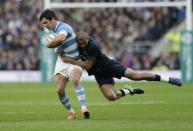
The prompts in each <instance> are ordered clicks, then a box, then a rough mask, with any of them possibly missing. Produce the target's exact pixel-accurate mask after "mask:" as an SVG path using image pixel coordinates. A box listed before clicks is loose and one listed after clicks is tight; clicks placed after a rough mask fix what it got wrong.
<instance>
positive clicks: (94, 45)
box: [89, 37, 98, 48]
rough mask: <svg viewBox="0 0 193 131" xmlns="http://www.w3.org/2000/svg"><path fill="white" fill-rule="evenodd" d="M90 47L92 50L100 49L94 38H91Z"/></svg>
mask: <svg viewBox="0 0 193 131" xmlns="http://www.w3.org/2000/svg"><path fill="white" fill-rule="evenodd" d="M89 45H90V47H91V48H98V46H97V41H96V40H95V39H94V38H92V37H89Z"/></svg>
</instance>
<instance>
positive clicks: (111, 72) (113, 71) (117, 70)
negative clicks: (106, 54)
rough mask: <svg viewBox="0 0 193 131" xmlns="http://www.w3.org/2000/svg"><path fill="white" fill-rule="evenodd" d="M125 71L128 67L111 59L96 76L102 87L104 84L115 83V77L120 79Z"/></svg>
mask: <svg viewBox="0 0 193 131" xmlns="http://www.w3.org/2000/svg"><path fill="white" fill-rule="evenodd" d="M125 71H126V67H124V66H122V65H121V64H119V63H118V62H117V61H115V60H111V61H110V62H109V63H108V64H106V65H105V66H104V67H103V68H102V69H100V70H98V71H96V72H95V74H94V76H95V79H96V81H97V83H98V85H99V86H100V87H101V86H102V85H104V84H112V85H114V84H115V82H114V80H113V78H118V79H120V78H121V77H123V76H124V74H125Z"/></svg>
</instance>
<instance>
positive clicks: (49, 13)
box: [39, 9, 57, 21]
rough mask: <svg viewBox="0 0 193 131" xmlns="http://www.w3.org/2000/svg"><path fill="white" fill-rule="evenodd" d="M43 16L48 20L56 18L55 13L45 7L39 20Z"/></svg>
mask: <svg viewBox="0 0 193 131" xmlns="http://www.w3.org/2000/svg"><path fill="white" fill-rule="evenodd" d="M43 18H46V19H48V20H52V19H53V18H54V19H56V20H57V16H56V14H55V13H54V12H53V11H51V10H49V9H46V10H45V11H43V12H42V13H41V15H40V19H39V21H41V20H42V19H43Z"/></svg>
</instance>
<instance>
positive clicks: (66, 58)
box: [60, 55, 72, 63]
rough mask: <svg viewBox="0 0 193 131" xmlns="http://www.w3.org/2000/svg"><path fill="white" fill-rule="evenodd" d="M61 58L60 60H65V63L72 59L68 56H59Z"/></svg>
mask: <svg viewBox="0 0 193 131" xmlns="http://www.w3.org/2000/svg"><path fill="white" fill-rule="evenodd" d="M60 57H61V58H62V61H63V62H65V63H71V61H72V58H70V57H68V56H65V55H63V56H60Z"/></svg>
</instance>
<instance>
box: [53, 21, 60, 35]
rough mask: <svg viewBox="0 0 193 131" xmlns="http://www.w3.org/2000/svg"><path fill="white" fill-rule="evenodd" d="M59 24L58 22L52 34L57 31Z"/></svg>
mask: <svg viewBox="0 0 193 131" xmlns="http://www.w3.org/2000/svg"><path fill="white" fill-rule="evenodd" d="M59 24H60V22H59V21H57V24H56V27H55V29H54V32H56V30H57V28H58V26H59Z"/></svg>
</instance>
